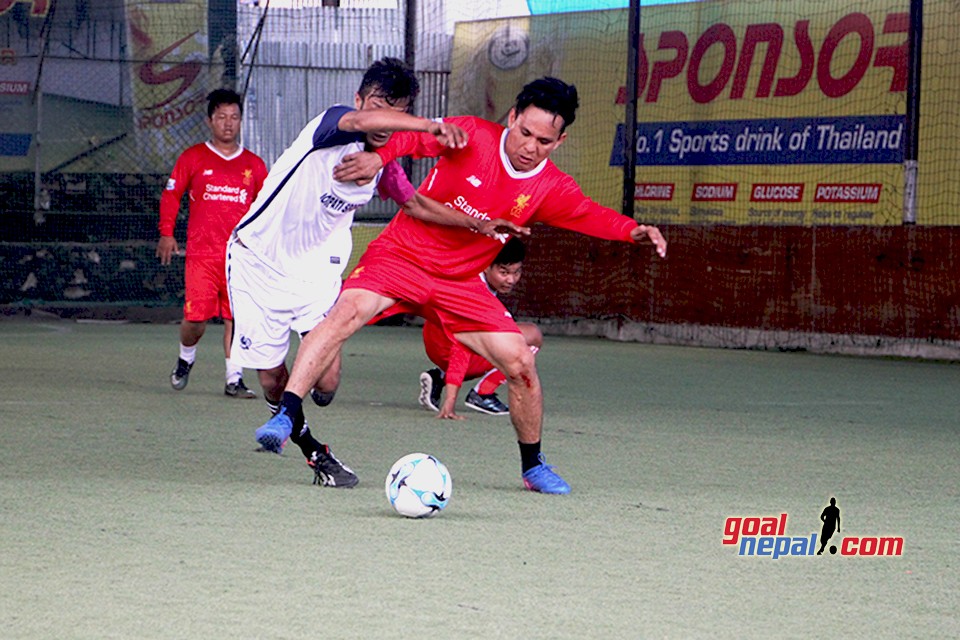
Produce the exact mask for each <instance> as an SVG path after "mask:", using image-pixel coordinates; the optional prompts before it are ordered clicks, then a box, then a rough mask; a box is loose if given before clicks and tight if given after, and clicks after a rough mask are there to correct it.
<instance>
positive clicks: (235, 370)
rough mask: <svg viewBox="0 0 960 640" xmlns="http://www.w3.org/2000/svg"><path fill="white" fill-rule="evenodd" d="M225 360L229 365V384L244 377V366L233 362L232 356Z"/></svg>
mask: <svg viewBox="0 0 960 640" xmlns="http://www.w3.org/2000/svg"><path fill="white" fill-rule="evenodd" d="M224 362H225V363H226V365H227V384H235V383H236V382H237V380H239V379H240V378H242V377H243V367H240V366H237V365H235V364H233V363H232V362H231V361H230V358H226V359H225V361H224Z"/></svg>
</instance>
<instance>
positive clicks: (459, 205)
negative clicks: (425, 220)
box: [445, 196, 490, 220]
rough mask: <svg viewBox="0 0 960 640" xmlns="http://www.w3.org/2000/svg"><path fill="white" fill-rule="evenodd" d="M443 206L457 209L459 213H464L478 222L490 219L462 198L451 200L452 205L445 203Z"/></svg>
mask: <svg viewBox="0 0 960 640" xmlns="http://www.w3.org/2000/svg"><path fill="white" fill-rule="evenodd" d="M445 204H446V205H447V206H448V207H450V208H451V209H457V210H459V211H462V212H464V213H465V214H467V215H468V216H472V217H474V218H479V219H480V220H489V219H490V216H489V215H488V214H487V213H485V212H483V211H480V210H479V209H477V208H476V207H474V206H473V205H471V204H470V202H469V201H468V200H467V199H466V198H464V197H463V196H457V197H456V198H454V199H453V203H450V202H447V203H445Z"/></svg>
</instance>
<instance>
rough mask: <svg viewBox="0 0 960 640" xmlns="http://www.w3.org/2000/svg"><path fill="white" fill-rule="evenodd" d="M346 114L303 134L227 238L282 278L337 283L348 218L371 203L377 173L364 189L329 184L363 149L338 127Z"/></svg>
mask: <svg viewBox="0 0 960 640" xmlns="http://www.w3.org/2000/svg"><path fill="white" fill-rule="evenodd" d="M348 111H351V109H350V108H349V107H344V106H339V105H338V106H335V107H331V108H329V109H327V110H326V111H324V112H323V113H321V114H320V115H318V116H317V117H316V118H314V119H313V120H311V121H310V122H309V123H308V124H307V126H306V127H304V129H303V131H301V132H300V135H298V136H297V139H296V140H295V141H294V142H293V144H292V145H290V147H289V148H287V150H286V151H284V152H283V154H282V155H281V156H280V157H279V158H278V159H277V161H276V163H275V164H274V165H273V167H272V168H271V169H270V173H269V175H268V176H267V179H266V181H264V183H263V188H262V189H261V190H260V193H259V195H258V196H257V199H256V200H254V202H253V204H252V205H251V206H250V210H249V211H248V212H247V214H246V215H245V216H244V217H243V218H242V219H241V220H240V222H239V223H238V224H237V227H236V228H235V229H234V231H233V233H234V235H235V237H236V238H238V239H239V240H240V242H242V243H243V244H244V246H246V247H247V248H249V249H250V250H251V251H252V252H254V253H255V254H256V255H257V256H258V257H259V258H260V259H261V260H263V262H265V263H266V264H268V265H269V266H270V267H272V268H273V269H275V270H276V271H277V272H279V273H281V274H283V275H285V276H288V277H291V278H296V279H298V280H302V281H306V282H322V281H325V280H328V279H329V278H330V277H331V276H332V275H333V276H335V277H340V275H341V274H342V273H343V270H344V269H345V268H346V266H347V262H348V261H349V260H350V252H351V250H352V246H353V239H352V236H351V234H350V226H351V225H352V224H353V213H354V211H355V210H357V209H358V208H360V207H362V206H363V205H365V204H367V203H368V202H369V201H370V199H371V198H372V197H373V195H374V192H375V191H376V188H377V182H378V181H379V180H380V173H378V174H377V176H376V177H375V178H374V179H373V180H372V181H370V182H369V183H367V184H365V185H363V186H360V185H357V184H356V183H355V182H337V181H335V180H334V179H333V168H334V167H335V166H337V165H338V164H339V163H340V160H341V159H342V158H343V156H345V155H347V154H350V153H356V152H357V151H363V149H364V141H365V134H364V133H361V132H357V133H351V132H346V131H341V130H340V129H339V128H337V123H338V122H339V121H340V118H341V117H342V116H343V115H344V114H345V113H347V112H348Z"/></svg>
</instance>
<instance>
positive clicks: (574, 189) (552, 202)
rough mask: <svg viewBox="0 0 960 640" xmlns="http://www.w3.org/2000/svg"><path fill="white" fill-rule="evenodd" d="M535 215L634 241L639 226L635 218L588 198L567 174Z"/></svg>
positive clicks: (606, 237)
mask: <svg viewBox="0 0 960 640" xmlns="http://www.w3.org/2000/svg"><path fill="white" fill-rule="evenodd" d="M533 219H534V220H535V221H537V222H542V223H544V224H548V225H550V226H553V227H560V228H561V229H567V230H569V231H576V232H578V233H583V234H585V235H588V236H593V237H594V238H601V239H603V240H619V241H623V242H633V239H632V238H631V237H630V232H631V231H633V229H634V228H635V227H636V226H637V223H636V222H635V221H634V220H633V219H632V218H630V217H628V216H625V215H623V214H621V213H620V212H618V211H615V210H613V209H610V208H609V207H605V206H603V205H601V204H599V203H597V202H594V201H593V200H591V199H590V198H588V197H587V196H586V195H584V193H583V191H582V190H581V189H580V187H579V185H577V183H576V182H575V181H574V180H573V178H571V177H570V176H568V175H566V174H563V179H562V180H560V181H559V182H558V184H557V185H556V187H555V188H554V190H553V193H552V196H551V198H550V199H549V202H548V204H545V205H543V207H542V208H541V210H540V211H538V212H537V213H536V214H535V216H534V218H533Z"/></svg>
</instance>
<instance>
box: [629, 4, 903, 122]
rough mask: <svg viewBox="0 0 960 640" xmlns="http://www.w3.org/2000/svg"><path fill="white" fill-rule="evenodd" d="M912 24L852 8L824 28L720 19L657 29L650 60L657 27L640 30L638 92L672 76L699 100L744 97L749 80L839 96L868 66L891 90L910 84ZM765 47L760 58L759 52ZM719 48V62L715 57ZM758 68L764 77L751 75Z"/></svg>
mask: <svg viewBox="0 0 960 640" xmlns="http://www.w3.org/2000/svg"><path fill="white" fill-rule="evenodd" d="M909 27H910V17H909V14H908V13H905V12H891V13H888V14H886V16H884V17H883V19H882V21H881V20H877V22H876V23H874V19H873V18H871V17H870V16H868V15H866V14H864V13H860V12H852V13H848V14H846V15H845V16H843V17H841V18H839V19H838V20H837V21H836V23H834V24H833V25H832V26H831V27H830V28H829V29H822V30H821V29H820V28H819V25H817V27H815V28H814V29H811V19H810V18H806V17H801V18H800V19H798V20H797V21H796V22H795V23H793V24H789V23H788V24H778V23H776V22H766V23H757V24H749V25H747V27H746V29H742V28H740V27H736V28H735V27H734V26H731V25H729V24H727V23H725V22H718V23H715V24H712V25H710V26H708V27H707V28H706V29H705V30H704V31H703V32H702V33H700V34H699V35H697V34H687V33H685V32H684V31H680V30H668V31H662V32H660V33H659V34H657V36H656V40H655V41H656V43H657V47H656V55H655V57H656V58H657V59H656V60H655V61H653V62H652V63H651V60H650V56H649V55H648V53H647V47H646V44H647V43H648V42H653V41H654V38H653V34H641V36H640V46H639V48H638V52H637V95H638V96H640V97H641V98H642V99H643V100H644V101H645V102H648V103H652V102H658V101H659V100H660V94H661V91H662V90H663V89H664V88H665V87H669V86H671V85H674V84H675V85H679V86H681V87H683V88H685V89H686V92H687V94H688V95H689V97H690V99H692V100H693V101H694V102H696V103H700V104H705V103H709V102H712V101H714V100H717V99H718V98H723V97H726V98H727V99H729V100H741V99H743V98H744V97H746V93H747V87H748V86H756V91H755V92H754V95H753V97H756V98H762V99H766V98H771V97H773V98H783V97H791V96H796V95H798V94H799V93H801V92H803V91H805V90H806V89H807V88H808V87H812V88H813V89H814V90H817V91H819V93H820V94H822V95H823V96H824V97H826V98H839V97H842V96H845V95H847V94H849V93H850V92H851V91H853V90H854V89H856V88H857V86H858V85H859V84H860V83H861V81H862V80H863V79H864V78H865V77H866V76H867V74H868V73H873V74H883V77H884V80H885V79H886V78H887V77H889V78H890V81H889V85H888V86H889V89H888V90H889V91H890V92H902V91H905V90H906V86H907V34H908V32H909ZM811 31H813V32H814V33H811ZM821 33H822V34H823V35H822V36H821V35H819V34H821ZM738 34H742V35H738ZM691 43H692V44H691ZM838 51H840V52H841V54H840V55H838ZM761 55H762V56H763V60H762V63H760V62H759V61H758V60H756V58H758V57H759V56H761ZM718 56H720V58H719V60H720V64H719V66H718V65H716V64H715V62H714V61H715V60H717V59H718ZM784 58H786V60H784ZM755 70H759V77H758V78H751V75H755V74H753V72H754V71H755ZM890 70H892V73H891V72H890ZM616 102H617V103H618V104H623V103H625V102H626V87H624V86H621V87H620V88H619V90H618V91H617V95H616Z"/></svg>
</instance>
